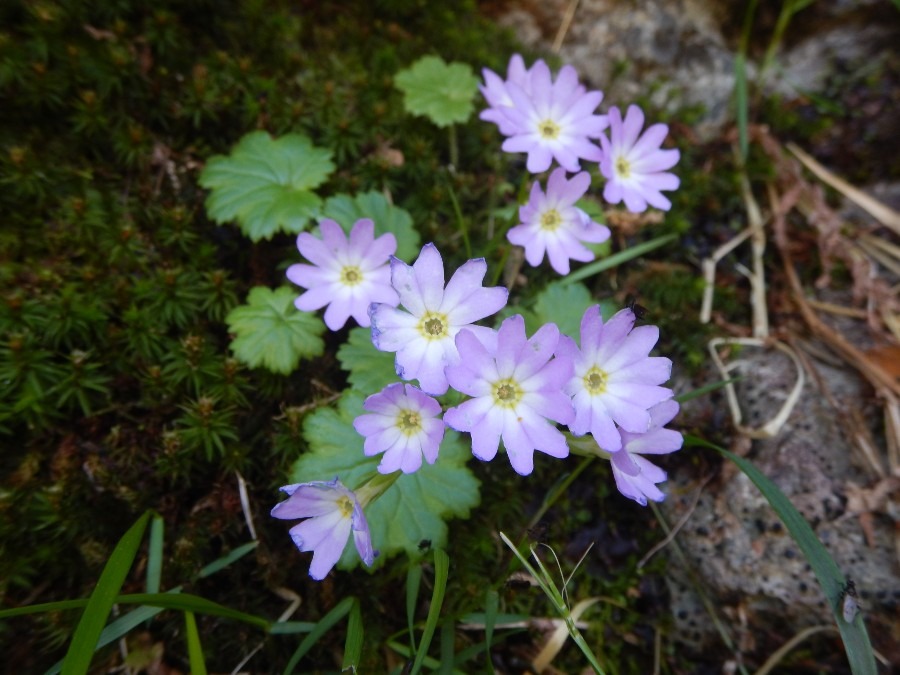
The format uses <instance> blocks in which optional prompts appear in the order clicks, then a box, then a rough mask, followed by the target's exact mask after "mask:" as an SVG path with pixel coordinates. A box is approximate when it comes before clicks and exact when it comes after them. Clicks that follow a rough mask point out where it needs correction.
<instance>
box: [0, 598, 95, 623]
mask: <svg viewBox="0 0 900 675" xmlns="http://www.w3.org/2000/svg"><path fill="white" fill-rule="evenodd" d="M87 603H88V601H87V600H84V599H82V600H59V601H57V602H42V603H41V604H39V605H25V606H24V607H13V608H11V609H4V610H0V619H11V618H12V617H14V616H23V615H25V614H41V613H42V612H63V611H65V610H67V609H80V608H82V607H85V606H87Z"/></svg>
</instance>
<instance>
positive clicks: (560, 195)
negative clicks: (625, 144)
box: [506, 168, 610, 274]
mask: <svg viewBox="0 0 900 675" xmlns="http://www.w3.org/2000/svg"><path fill="white" fill-rule="evenodd" d="M590 184H591V177H590V175H588V173H587V172H586V171H583V172H581V173H579V174H576V175H575V176H572V178H571V179H570V180H567V179H566V171H565V169H562V168H558V169H556V170H554V171H553V173H551V174H550V179H549V180H548V181H547V193H546V194H544V192H543V191H542V190H541V185H540V183H539V182H538V181H535V183H534V185H532V187H531V197H530V198H529V200H528V203H527V204H525V205H524V206H522V207H521V208H520V209H519V219H520V220H521V221H522V222H521V225H517V226H516V227H514V228H512V229H511V230H510V231H509V232H508V233H507V235H506V236H507V238H508V239H509V240H510V241H511V242H512V243H513V244H518V245H519V246H523V247H524V248H525V260H527V261H528V264H529V265H531V266H532V267H537V266H538V265H540V264H541V261H542V260H543V259H544V254H545V253H546V254H547V257H548V258H549V259H550V266H551V267H553V269H554V270H556V272H558V273H559V274H568V273H569V260H578V261H579V262H589V261H591V260H593V259H594V253H593V252H592V251H591V250H590V249H588V248H587V247H585V246H584V245H583V244H582V243H581V242H583V241H587V242H591V243H600V242H603V241H606V240H607V239H609V234H610V233H609V228H607V227H605V226H603V225H599V224H597V223H595V222H594V221H592V220H591V219H590V216H588V214H587V213H585V212H584V211H582V210H581V209H579V208H578V207H577V206H575V204H576V203H577V202H578V200H579V199H581V197H582V196H584V193H585V192H587V189H588V187H590Z"/></svg>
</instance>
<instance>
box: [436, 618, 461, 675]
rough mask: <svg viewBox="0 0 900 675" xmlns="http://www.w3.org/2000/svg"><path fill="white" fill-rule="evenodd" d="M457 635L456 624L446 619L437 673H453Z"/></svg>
mask: <svg viewBox="0 0 900 675" xmlns="http://www.w3.org/2000/svg"><path fill="white" fill-rule="evenodd" d="M455 637H456V624H455V623H454V622H453V621H446V622H444V625H443V626H441V665H440V667H439V668H438V669H437V671H436V672H437V675H451V674H452V673H453V663H454V658H453V656H454V655H453V649H454V646H455V645H454V642H455V639H454V638H455Z"/></svg>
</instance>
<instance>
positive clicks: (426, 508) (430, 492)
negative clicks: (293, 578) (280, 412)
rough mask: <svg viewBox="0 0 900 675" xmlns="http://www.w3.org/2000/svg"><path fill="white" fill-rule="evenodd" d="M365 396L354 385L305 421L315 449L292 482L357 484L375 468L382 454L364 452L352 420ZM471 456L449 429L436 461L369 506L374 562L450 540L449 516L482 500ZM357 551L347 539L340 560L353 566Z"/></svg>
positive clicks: (461, 514) (299, 462)
mask: <svg viewBox="0 0 900 675" xmlns="http://www.w3.org/2000/svg"><path fill="white" fill-rule="evenodd" d="M362 403H363V396H362V395H361V394H359V393H357V392H355V391H353V390H350V391H347V392H345V393H344V395H343V396H342V397H341V401H340V403H339V405H338V408H337V409H336V410H335V409H332V408H320V409H319V410H317V411H316V412H315V413H313V414H312V415H310V416H309V417H308V418H307V419H306V422H305V423H304V426H303V435H304V437H305V438H306V441H307V442H308V443H309V445H310V448H311V450H312V451H311V452H309V453H307V454H305V455H303V456H302V457H300V459H299V460H297V462H296V463H295V464H294V467H293V469H292V470H291V474H290V479H291V482H293V483H307V482H309V481H316V480H333V479H334V477H335V476H338V477H339V478H340V479H341V482H342V483H344V485H346V486H347V487H349V488H351V489H356V488H358V487H359V486H360V483H361V482H362V481H363V480H364V479H365V477H367V476H370V475H372V474H373V473H374V472H375V471H376V467H377V466H378V462H379V461H380V459H381V458H380V457H378V456H376V457H366V456H365V455H363V440H364V439H363V437H362V436H360V435H359V434H358V433H356V430H355V429H354V428H353V420H354V419H355V418H356V417H357V416H359V415H361V414H363V413H364V412H365V411H364V410H363V407H362ZM471 456H472V453H471V451H470V450H469V448H468V447H467V446H466V444H464V443H463V442H462V440H461V439H460V437H459V435H458V434H457V433H456V432H454V431H451V430H448V431H447V433H446V435H445V437H444V442H443V443H441V449H440V454H439V455H438V460H437V462H436V463H435V464H433V465H429V464H427V463H423V464H422V468H421V469H419V470H418V471H417V472H415V473H412V474H406V475H403V476H401V477H400V478H399V479H398V480H397V482H396V483H394V484H393V485H392V486H391V488H390V489H388V491H387V492H385V493H384V494H383V495H382V496H381V497H379V498H378V499H377V500H376V501H374V502H372V504H370V505H369V506H367V507H366V518H367V519H368V521H369V528H370V530H371V533H372V543H373V545H374V546H375V548H377V549H378V550H380V551H381V555H380V556H379V557H377V558H375V565H374V566H375V567H377V566H379V565H382V564H384V561H385V560H386V559H387V558H388V557H390V556H391V555H394V554H397V553H402V552H406V553H409V554H411V555H414V556H418V555H419V554H420V552H419V548H418V547H419V542H421V541H422V540H423V539H429V540H430V541H431V543H432V546H434V547H435V548H441V547H444V546H446V542H447V524H446V523H445V522H444V520H445V519H448V518H450V517H458V518H464V517H466V516H468V515H469V510H470V509H472V508H473V507H474V506H476V505H477V504H478V502H479V497H480V495H479V491H478V488H479V483H478V480H477V479H476V478H475V476H473V475H472V472H471V471H470V470H469V469H468V468H467V467H466V466H465V462H466V460H467V459H468V458H469V457H471ZM358 563H359V555H358V554H357V552H356V547H355V546H354V545H353V543H352V541H350V542H348V545H347V547H346V548H345V549H344V554H343V556H341V560H340V562H339V563H338V565H339V566H340V567H341V568H344V569H346V568H349V567H353V566H355V565H356V564H358Z"/></svg>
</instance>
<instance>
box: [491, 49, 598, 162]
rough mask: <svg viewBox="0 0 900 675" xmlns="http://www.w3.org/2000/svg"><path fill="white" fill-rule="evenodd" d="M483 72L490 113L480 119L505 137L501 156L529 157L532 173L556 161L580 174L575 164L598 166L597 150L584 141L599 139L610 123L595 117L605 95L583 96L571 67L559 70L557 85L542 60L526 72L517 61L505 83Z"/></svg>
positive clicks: (584, 92)
mask: <svg viewBox="0 0 900 675" xmlns="http://www.w3.org/2000/svg"><path fill="white" fill-rule="evenodd" d="M514 58H515V57H514ZM487 73H490V71H486V74H485V79H486V81H487V84H486V86H485V87H482V92H483V93H484V95H485V98H487V100H488V103H489V104H490V105H491V108H490V109H489V110H490V112H489V111H485V113H482V116H483V119H488V120H490V121H492V122H494V123H496V124H497V126H498V127H499V128H500V132H501V133H502V134H503V135H505V136H509V138H507V139H506V141H504V143H503V150H504V151H506V152H526V153H528V163H527V167H528V170H529V171H530V172H532V173H540V172H541V171H546V170H547V169H548V168H550V164H551V162H552V161H553V160H554V159H555V160H556V161H557V163H558V164H559V165H560V166H562V167H564V168H565V169H566V170H567V171H571V172H576V171H579V170H580V169H581V166H580V165H579V164H578V160H579V159H586V160H592V161H600V159H601V158H602V156H603V155H602V153H601V152H600V148H599V147H598V146H597V145H595V144H594V143H591V142H590V141H589V140H588V139H590V138H600V137H601V136H602V135H603V130H604V129H605V128H606V127H607V125H608V124H609V122H608V121H607V119H606V115H595V114H594V111H595V110H596V109H597V106H598V105H600V101H602V100H603V93H602V92H599V91H590V92H589V91H586V89H585V88H584V86H583V85H581V84H579V82H578V74H577V73H576V72H575V69H574V68H573V67H572V66H563V67H562V69H561V70H560V71H559V75H557V77H556V81H554V80H553V78H552V76H551V74H550V68H549V67H548V66H547V64H546V63H544V62H543V61H537V62H536V63H535V64H534V65H533V66H532V67H531V69H530V70H528V71H525V70H524V64H521V65H520V64H519V61H515V62H510V74H509V78H508V79H507V80H506V81H505V82H502V81H500V79H499V77H497V76H496V75H493V73H491V75H493V77H490V78H488V77H487Z"/></svg>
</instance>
